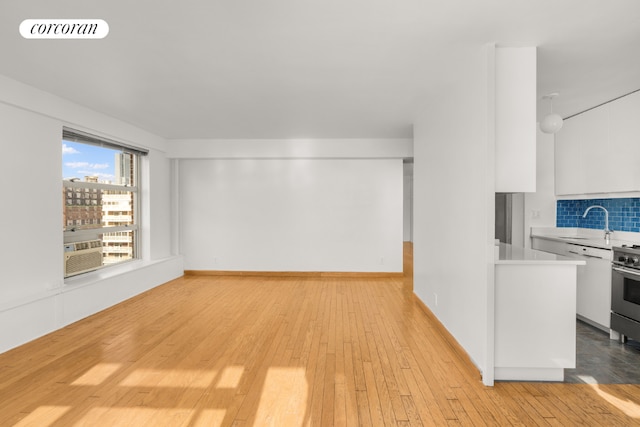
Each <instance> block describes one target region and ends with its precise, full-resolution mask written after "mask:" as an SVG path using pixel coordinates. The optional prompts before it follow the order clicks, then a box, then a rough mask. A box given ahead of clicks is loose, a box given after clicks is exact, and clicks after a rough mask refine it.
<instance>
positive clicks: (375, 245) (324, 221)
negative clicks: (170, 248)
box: [179, 158, 403, 272]
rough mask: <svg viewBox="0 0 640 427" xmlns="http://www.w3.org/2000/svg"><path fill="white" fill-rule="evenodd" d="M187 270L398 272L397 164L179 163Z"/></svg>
mask: <svg viewBox="0 0 640 427" xmlns="http://www.w3.org/2000/svg"><path fill="white" fill-rule="evenodd" d="M179 168H180V174H179V181H180V186H179V188H180V190H179V193H180V218H181V249H182V253H183V255H184V259H185V269H187V270H237V271H243V270H245V271H356V272H401V271H402V239H403V165H402V160H401V159H310V158H306V159H299V158H291V159H255V158H253V159H233V160H229V159H200V160H180V165H179Z"/></svg>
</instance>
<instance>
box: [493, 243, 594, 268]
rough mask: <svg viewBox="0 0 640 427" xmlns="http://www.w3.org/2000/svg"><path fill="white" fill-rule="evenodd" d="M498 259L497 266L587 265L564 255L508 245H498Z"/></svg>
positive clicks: (582, 261)
mask: <svg viewBox="0 0 640 427" xmlns="http://www.w3.org/2000/svg"><path fill="white" fill-rule="evenodd" d="M496 248H497V258H496V260H495V264H496V265H507V264H511V265H560V264H569V265H570V264H573V265H585V264H586V262H585V261H584V260H580V259H573V258H569V257H566V256H563V255H554V254H551V253H548V252H543V251H538V250H536V249H527V248H523V247H520V246H513V245H510V244H508V243H500V244H497V245H496Z"/></svg>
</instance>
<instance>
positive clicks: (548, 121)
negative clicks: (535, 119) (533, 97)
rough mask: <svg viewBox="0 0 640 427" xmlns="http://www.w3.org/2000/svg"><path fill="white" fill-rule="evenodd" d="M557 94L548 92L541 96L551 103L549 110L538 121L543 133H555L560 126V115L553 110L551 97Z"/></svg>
mask: <svg viewBox="0 0 640 427" xmlns="http://www.w3.org/2000/svg"><path fill="white" fill-rule="evenodd" d="M558 95H559V93H550V94H549V95H545V96H543V97H542V99H548V100H549V104H550V105H551V112H550V113H549V114H547V115H546V116H544V118H543V119H542V121H541V122H540V130H541V131H542V132H544V133H556V132H558V131H559V130H560V129H561V128H562V117H560V114H556V113H554V112H553V98H555V97H556V96H558Z"/></svg>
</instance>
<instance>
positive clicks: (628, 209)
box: [556, 198, 640, 232]
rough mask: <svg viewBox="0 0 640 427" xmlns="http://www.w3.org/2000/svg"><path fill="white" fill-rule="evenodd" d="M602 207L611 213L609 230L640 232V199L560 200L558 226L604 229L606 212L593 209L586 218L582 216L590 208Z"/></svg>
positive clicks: (557, 217)
mask: <svg viewBox="0 0 640 427" xmlns="http://www.w3.org/2000/svg"><path fill="white" fill-rule="evenodd" d="M592 205H597V206H602V207H604V208H605V209H607V210H608V211H609V228H610V229H612V230H614V231H616V230H617V231H633V232H638V231H640V198H624V199H592V200H558V201H557V202H556V212H557V214H556V226H557V227H580V228H594V229H600V230H602V229H604V211H603V210H602V209H592V210H591V211H589V213H588V214H587V217H586V218H583V217H582V215H583V214H584V212H585V211H586V210H587V208H588V207H589V206H592Z"/></svg>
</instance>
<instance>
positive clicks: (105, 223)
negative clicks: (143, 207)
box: [62, 139, 138, 277]
mask: <svg viewBox="0 0 640 427" xmlns="http://www.w3.org/2000/svg"><path fill="white" fill-rule="evenodd" d="M137 162H138V155H136V154H132V153H129V152H123V151H119V150H116V149H113V148H105V147H100V146H96V145H90V144H83V143H80V142H73V141H66V140H64V139H63V140H62V171H63V180H62V199H63V202H62V208H63V224H62V226H63V232H64V254H65V256H64V259H65V269H64V271H65V277H69V276H72V275H75V274H80V273H83V272H87V271H92V270H95V269H97V268H100V267H103V266H107V265H112V264H116V263H119V262H123V261H127V260H131V259H134V258H136V249H135V243H136V238H135V236H136V230H137V224H136V214H137V212H136V211H135V210H136V203H137V200H136V198H137V188H136V186H137V182H136V179H137ZM85 183H86V184H85ZM123 228H127V229H126V230H123ZM110 230H114V231H110Z"/></svg>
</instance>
